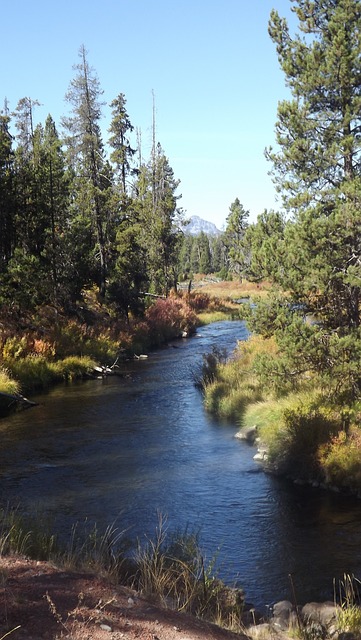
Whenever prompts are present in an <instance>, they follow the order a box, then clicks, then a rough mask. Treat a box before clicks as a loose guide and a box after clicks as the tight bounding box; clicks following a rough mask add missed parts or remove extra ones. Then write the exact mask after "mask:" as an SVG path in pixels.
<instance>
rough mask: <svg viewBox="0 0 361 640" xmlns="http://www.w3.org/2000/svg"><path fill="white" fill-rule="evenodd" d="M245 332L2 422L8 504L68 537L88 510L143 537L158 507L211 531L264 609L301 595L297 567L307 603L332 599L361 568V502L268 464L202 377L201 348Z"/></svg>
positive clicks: (222, 556) (220, 339)
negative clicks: (338, 581) (204, 393)
mask: <svg viewBox="0 0 361 640" xmlns="http://www.w3.org/2000/svg"><path fill="white" fill-rule="evenodd" d="M246 335H247V334H246V330H245V328H244V326H243V324H242V323H240V322H238V323H237V322H234V323H232V322H225V323H217V324H215V325H211V326H209V327H205V328H203V329H202V330H201V331H200V334H199V336H198V337H196V338H194V339H191V340H186V341H179V342H177V343H175V344H174V345H173V346H176V347H177V348H176V349H174V348H173V346H170V347H169V348H168V349H163V350H161V351H159V352H157V353H155V354H152V355H151V357H150V358H149V359H148V360H146V361H139V362H132V363H129V365H127V367H126V368H125V370H124V373H125V374H126V377H125V378H124V379H121V378H110V379H107V380H105V381H102V380H98V381H91V382H86V383H82V384H76V385H71V386H69V387H57V388H56V389H53V390H52V391H51V392H50V393H49V394H48V395H45V396H42V397H40V398H38V400H39V402H40V404H39V406H38V407H35V408H34V409H31V410H30V411H27V412H24V413H23V414H18V415H16V416H13V417H11V418H9V419H6V420H4V421H2V422H1V423H0V432H1V438H2V440H1V442H2V444H1V451H0V483H1V485H0V486H1V489H2V498H3V501H7V500H8V499H9V500H10V501H12V502H14V501H16V500H20V501H21V502H22V504H23V505H25V507H26V508H27V509H28V510H29V511H34V510H35V509H40V510H42V512H43V513H44V514H45V516H46V517H49V518H50V519H52V521H53V523H54V524H53V526H54V528H56V529H57V530H58V531H59V532H60V533H61V534H62V535H64V536H65V535H67V534H68V532H69V531H70V529H71V525H72V524H73V522H74V521H75V520H80V521H82V520H84V519H85V518H88V519H90V520H93V521H96V522H97V523H98V525H99V526H100V527H102V526H103V527H105V526H106V525H108V524H109V523H112V522H114V521H115V520H116V519H118V523H119V527H120V528H121V529H123V528H127V529H129V531H130V533H131V535H132V536H141V537H142V536H144V534H152V532H154V530H155V527H156V525H157V512H158V511H161V512H162V513H163V514H167V517H168V523H169V527H170V528H171V529H181V530H182V529H185V528H186V527H187V526H188V527H190V528H192V529H194V530H198V529H200V532H201V541H202V547H203V549H204V550H205V553H206V556H207V558H208V559H211V558H212V557H213V556H214V555H215V554H216V555H217V563H218V566H219V570H220V574H221V575H222V576H223V577H224V578H225V579H226V580H227V581H228V582H230V583H233V582H234V581H237V580H238V581H239V583H240V584H241V585H242V586H243V587H244V588H245V590H246V593H247V595H248V597H249V599H251V600H253V602H254V603H255V604H256V605H257V606H260V605H264V604H267V603H271V602H274V601H275V600H278V599H281V598H285V597H287V598H290V597H291V594H290V583H289V577H288V576H289V574H290V573H291V574H292V576H293V579H294V583H295V587H296V590H297V597H298V599H299V601H300V602H302V601H306V600H309V599H319V598H320V597H327V598H328V597H331V596H332V580H333V578H334V577H336V578H337V577H341V576H342V575H343V572H344V571H346V572H349V573H352V572H353V573H355V574H356V575H357V574H359V575H360V573H361V558H360V554H359V550H358V546H359V540H360V534H361V507H360V503H359V502H358V501H356V500H353V499H351V498H345V497H340V496H337V495H332V494H327V493H325V492H321V491H317V490H314V489H311V488H307V487H298V486H293V485H291V484H288V483H285V482H282V481H281V480H279V479H277V478H272V477H270V476H267V475H265V474H263V473H262V472H260V469H259V467H258V466H257V464H256V463H255V462H254V461H253V455H254V450H253V449H252V447H249V446H248V445H247V444H245V443H242V442H241V441H238V440H236V439H234V434H235V432H236V431H237V425H229V424H228V425H225V424H222V423H220V422H219V421H217V420H214V419H211V418H210V417H209V416H207V414H206V413H205V412H204V410H203V406H202V398H201V395H200V393H199V392H198V391H197V390H196V389H195V387H194V384H193V371H194V368H195V366H196V364H197V363H201V361H202V354H203V353H206V352H209V351H210V350H211V348H212V346H213V345H217V346H218V347H219V348H223V347H228V348H230V349H231V348H233V346H234V345H235V344H236V341H237V339H242V338H245V337H246Z"/></svg>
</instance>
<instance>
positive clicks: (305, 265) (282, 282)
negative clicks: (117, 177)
mask: <svg viewBox="0 0 361 640" xmlns="http://www.w3.org/2000/svg"><path fill="white" fill-rule="evenodd" d="M292 10H293V11H294V12H295V14H296V16H297V18H298V22H299V34H296V35H295V36H294V37H291V34H290V31H289V28H288V25H287V22H286V20H285V19H283V18H281V17H280V16H279V15H278V13H277V12H276V11H273V12H272V14H271V20H270V24H269V33H270V36H271V38H272V40H273V42H274V43H275V45H276V48H277V53H278V58H279V62H280V65H281V68H282V69H283V72H284V74H285V78H286V83H287V85H288V87H289V89H290V92H291V98H290V99H289V100H284V101H282V102H281V103H280V104H279V107H278V120H277V124H276V142H277V148H276V149H275V150H273V149H269V150H268V151H267V156H268V158H269V159H270V160H271V161H272V163H273V177H274V181H275V184H276V187H277V189H278V190H279V192H280V193H281V194H282V197H283V203H284V207H285V209H286V211H288V212H289V216H290V217H289V218H288V220H287V222H285V223H282V221H281V220H279V221H278V222H277V220H276V219H275V214H273V213H272V214H267V213H266V214H264V216H263V217H262V219H260V220H259V222H258V223H257V225H256V229H255V230H253V231H252V232H250V233H253V236H254V241H253V242H252V240H251V239H250V238H249V239H250V242H251V245H252V247H253V261H254V263H255V262H257V260H258V257H259V258H260V260H259V261H258V262H259V263H261V264H262V252H263V254H264V255H265V254H266V253H267V251H268V252H270V251H273V259H272V260H271V261H267V262H266V264H265V262H264V259H263V264H264V265H265V274H266V275H268V276H270V277H271V279H272V280H273V282H274V283H275V284H277V285H279V286H280V287H281V288H282V289H283V291H287V294H283V296H281V297H280V296H279V295H278V296H277V297H276V299H275V300H274V302H273V303H272V301H269V302H268V303H267V305H261V306H260V307H259V308H258V309H257V311H256V313H255V314H254V325H255V326H258V327H261V326H264V327H265V326H266V324H267V331H268V332H270V331H271V332H273V333H274V334H275V335H276V337H277V340H278V343H279V345H280V347H281V350H282V352H283V353H284V360H285V362H286V360H287V362H288V365H287V367H286V369H285V370H288V371H292V372H293V374H294V375H297V372H298V373H302V372H305V371H307V370H314V371H318V372H320V373H322V374H323V375H324V376H325V377H326V378H325V379H327V380H328V384H330V385H331V387H332V388H333V389H336V390H337V391H339V392H343V393H345V394H346V395H347V394H349V395H351V396H354V395H355V394H356V395H357V394H359V392H360V390H361V375H360V374H359V372H358V366H357V364H356V361H357V357H358V356H357V354H358V352H359V345H360V340H361V331H360V301H361V288H360V287H361V176H360V169H361V164H360V163H361V137H360V133H361V92H360V86H361V6H360V3H359V2H358V1H355V0H339V1H338V2H334V1H333V0H325V1H322V2H321V1H320V0H319V1H317V0H316V1H314V2H310V1H309V0H297V2H295V6H294V7H293V9H292ZM271 222H272V224H273V225H274V224H275V223H277V231H276V233H277V235H276V237H275V238H274V240H277V241H273V242H272V241H270V240H269V241H268V244H267V246H266V248H265V246H264V243H263V242H262V238H263V239H264V240H267V232H266V229H267V228H269V226H270V224H271ZM282 227H283V229H282ZM268 237H269V236H268ZM263 257H264V256H263ZM267 271H268V273H267ZM309 314H312V315H314V317H316V318H317V323H315V324H312V325H310V324H308V323H305V322H304V316H305V315H309ZM262 315H263V316H264V317H266V316H268V322H267V323H265V322H263V321H262ZM270 370H272V365H270ZM276 373H277V372H275V375H276Z"/></svg>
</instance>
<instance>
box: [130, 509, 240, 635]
mask: <svg viewBox="0 0 361 640" xmlns="http://www.w3.org/2000/svg"><path fill="white" fill-rule="evenodd" d="M136 566H137V583H136V586H137V588H138V589H140V591H141V592H142V593H143V594H144V595H145V596H147V597H152V598H154V599H155V600H156V601H157V602H159V603H161V604H162V605H163V606H166V607H171V608H174V609H177V610H178V611H187V612H189V613H192V614H193V615H196V616H198V617H201V618H204V619H207V620H210V621H212V622H216V623H217V624H219V625H221V626H227V627H229V626H230V624H232V625H233V628H234V627H235V624H236V622H237V624H238V630H240V628H241V614H242V610H243V604H244V602H243V592H242V591H240V590H233V589H229V588H227V587H226V586H225V585H224V584H223V583H222V582H221V581H220V580H218V579H217V577H216V576H215V575H214V562H210V563H208V564H206V563H205V560H204V557H203V555H202V553H201V551H200V547H199V544H198V536H197V534H192V533H188V532H185V534H180V535H179V534H175V535H173V536H170V537H169V536H168V535H167V528H166V519H164V518H163V517H162V516H159V520H158V527H157V529H156V535H155V537H154V538H153V539H148V540H147V543H146V545H145V546H144V545H139V547H138V551H137V553H136Z"/></svg>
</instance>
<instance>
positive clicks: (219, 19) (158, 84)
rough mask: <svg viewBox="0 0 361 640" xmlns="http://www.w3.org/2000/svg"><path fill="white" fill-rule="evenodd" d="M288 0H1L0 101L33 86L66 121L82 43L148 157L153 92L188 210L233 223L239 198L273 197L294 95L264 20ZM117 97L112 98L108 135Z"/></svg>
mask: <svg viewBox="0 0 361 640" xmlns="http://www.w3.org/2000/svg"><path fill="white" fill-rule="evenodd" d="M272 8H275V9H277V11H278V12H279V13H280V14H281V15H282V16H285V17H286V18H288V19H289V18H290V16H291V15H292V14H291V11H290V9H291V2H290V0H253V2H252V1H250V0H102V1H98V2H94V1H92V0H62V1H61V2H59V1H58V0H53V1H52V2H49V0H31V2H30V1H29V0H16V1H15V2H13V3H10V2H6V1H5V0H3V2H2V7H1V18H2V24H3V28H2V37H1V40H0V52H1V60H2V61H3V62H2V65H1V69H0V88H1V91H0V104H2V102H3V100H4V99H5V97H6V98H7V99H8V101H9V106H10V110H13V109H15V107H16V104H17V102H18V100H19V99H20V98H22V97H25V96H29V97H31V98H32V99H34V100H35V99H37V100H39V101H40V102H41V104H42V106H41V107H40V108H38V109H36V111H35V120H36V121H40V122H45V118H46V116H47V114H48V113H50V114H51V115H52V117H53V118H54V120H55V121H56V123H57V124H58V128H59V130H60V129H61V127H60V118H61V116H63V115H66V114H67V112H68V110H69V106H68V105H67V103H66V102H65V94H66V91H67V90H68V87H69V83H70V81H71V79H72V78H73V77H74V74H75V72H74V70H73V65H74V64H76V63H77V62H78V60H79V59H78V51H79V48H80V46H81V45H82V44H84V45H85V48H86V49H87V51H88V61H89V64H90V65H91V66H92V67H93V68H94V70H95V71H96V73H97V76H98V78H99V81H100V85H101V87H102V89H103V91H104V96H103V97H104V100H105V101H106V102H107V103H110V102H111V101H112V100H113V99H114V98H115V97H116V96H117V95H118V94H119V93H124V94H125V96H126V99H127V108H128V113H129V116H130V119H131V121H132V124H133V125H134V127H137V128H139V129H141V132H142V147H143V156H144V157H147V156H148V154H149V151H150V143H151V123H152V92H154V95H155V103H156V122H157V140H158V141H159V142H160V143H161V145H162V147H163V149H164V151H165V153H166V155H167V157H168V158H169V162H170V165H171V166H172V168H173V170H174V174H175V177H176V178H179V179H180V181H181V184H180V187H179V189H178V192H179V194H182V198H181V200H180V201H179V204H180V205H181V206H182V207H183V208H184V209H185V211H186V214H187V215H188V216H191V215H199V216H200V217H202V218H204V219H206V220H210V221H211V222H214V223H215V224H217V226H218V227H219V228H222V226H223V225H224V224H225V220H226V217H227V215H228V213H229V206H230V204H231V203H232V202H233V201H234V199H235V198H236V197H238V198H239V199H240V201H241V202H242V204H243V205H244V207H245V208H246V209H248V210H249V211H250V216H251V220H252V221H253V220H255V219H256V217H257V215H258V214H259V213H261V212H262V211H263V210H264V209H265V208H268V209H270V208H277V207H279V205H278V204H277V202H276V199H275V190H274V187H273V184H272V181H271V178H270V177H269V176H268V171H269V170H270V168H271V167H270V165H269V163H268V162H267V161H266V160H265V158H264V149H265V147H267V146H269V145H272V144H273V143H274V126H275V122H276V111H277V103H278V101H279V100H281V99H283V98H285V97H287V91H286V88H285V83H284V77H283V74H282V73H281V71H280V69H279V65H278V60H277V56H276V52H275V47H274V45H273V43H272V42H271V40H270V38H269V36H268V32H267V23H268V19H269V14H270V12H271V10H272ZM109 117H110V108H109V107H104V121H103V127H104V135H105V136H106V135H107V134H106V129H107V126H108V125H109Z"/></svg>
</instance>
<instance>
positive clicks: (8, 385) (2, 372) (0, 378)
mask: <svg viewBox="0 0 361 640" xmlns="http://www.w3.org/2000/svg"><path fill="white" fill-rule="evenodd" d="M0 393H6V394H9V395H16V394H18V393H20V384H19V382H18V381H17V380H14V379H13V378H12V377H11V375H10V374H9V372H8V371H7V370H6V369H3V368H0Z"/></svg>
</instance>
